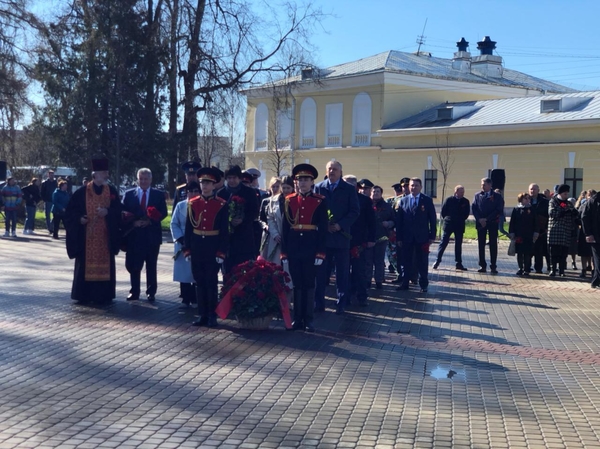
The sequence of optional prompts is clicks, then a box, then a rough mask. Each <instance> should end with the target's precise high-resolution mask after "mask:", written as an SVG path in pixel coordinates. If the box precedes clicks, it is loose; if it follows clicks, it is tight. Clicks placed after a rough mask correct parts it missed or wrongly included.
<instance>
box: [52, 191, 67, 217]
mask: <svg viewBox="0 0 600 449" xmlns="http://www.w3.org/2000/svg"><path fill="white" fill-rule="evenodd" d="M67 204H69V193H68V192H67V191H66V190H65V191H64V192H63V191H62V190H60V189H59V188H57V189H56V190H55V191H54V193H53V194H52V213H53V214H64V213H65V211H66V210H67Z"/></svg>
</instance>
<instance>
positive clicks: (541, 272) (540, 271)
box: [535, 270, 544, 274]
mask: <svg viewBox="0 0 600 449" xmlns="http://www.w3.org/2000/svg"><path fill="white" fill-rule="evenodd" d="M535 274H544V272H543V271H542V270H535Z"/></svg>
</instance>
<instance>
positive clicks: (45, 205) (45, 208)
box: [44, 201, 52, 232]
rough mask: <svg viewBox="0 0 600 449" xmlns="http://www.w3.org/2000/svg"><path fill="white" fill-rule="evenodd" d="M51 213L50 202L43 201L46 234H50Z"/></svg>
mask: <svg viewBox="0 0 600 449" xmlns="http://www.w3.org/2000/svg"><path fill="white" fill-rule="evenodd" d="M51 211H52V201H44V212H45V213H46V228H48V232H52V219H51V218H50V212H51Z"/></svg>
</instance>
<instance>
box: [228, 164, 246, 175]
mask: <svg viewBox="0 0 600 449" xmlns="http://www.w3.org/2000/svg"><path fill="white" fill-rule="evenodd" d="M229 176H237V177H238V178H241V177H242V169H241V168H240V166H239V165H232V166H231V167H229V169H227V170H226V171H225V177H226V178H227V177H229Z"/></svg>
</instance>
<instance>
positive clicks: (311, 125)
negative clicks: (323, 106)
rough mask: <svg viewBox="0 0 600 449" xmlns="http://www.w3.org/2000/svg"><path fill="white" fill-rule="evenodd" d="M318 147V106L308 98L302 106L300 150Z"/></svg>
mask: <svg viewBox="0 0 600 449" xmlns="http://www.w3.org/2000/svg"><path fill="white" fill-rule="evenodd" d="M316 146H317V104H316V103H315V100H313V99H312V98H306V99H305V100H304V101H303V102H302V106H300V148H316Z"/></svg>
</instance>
